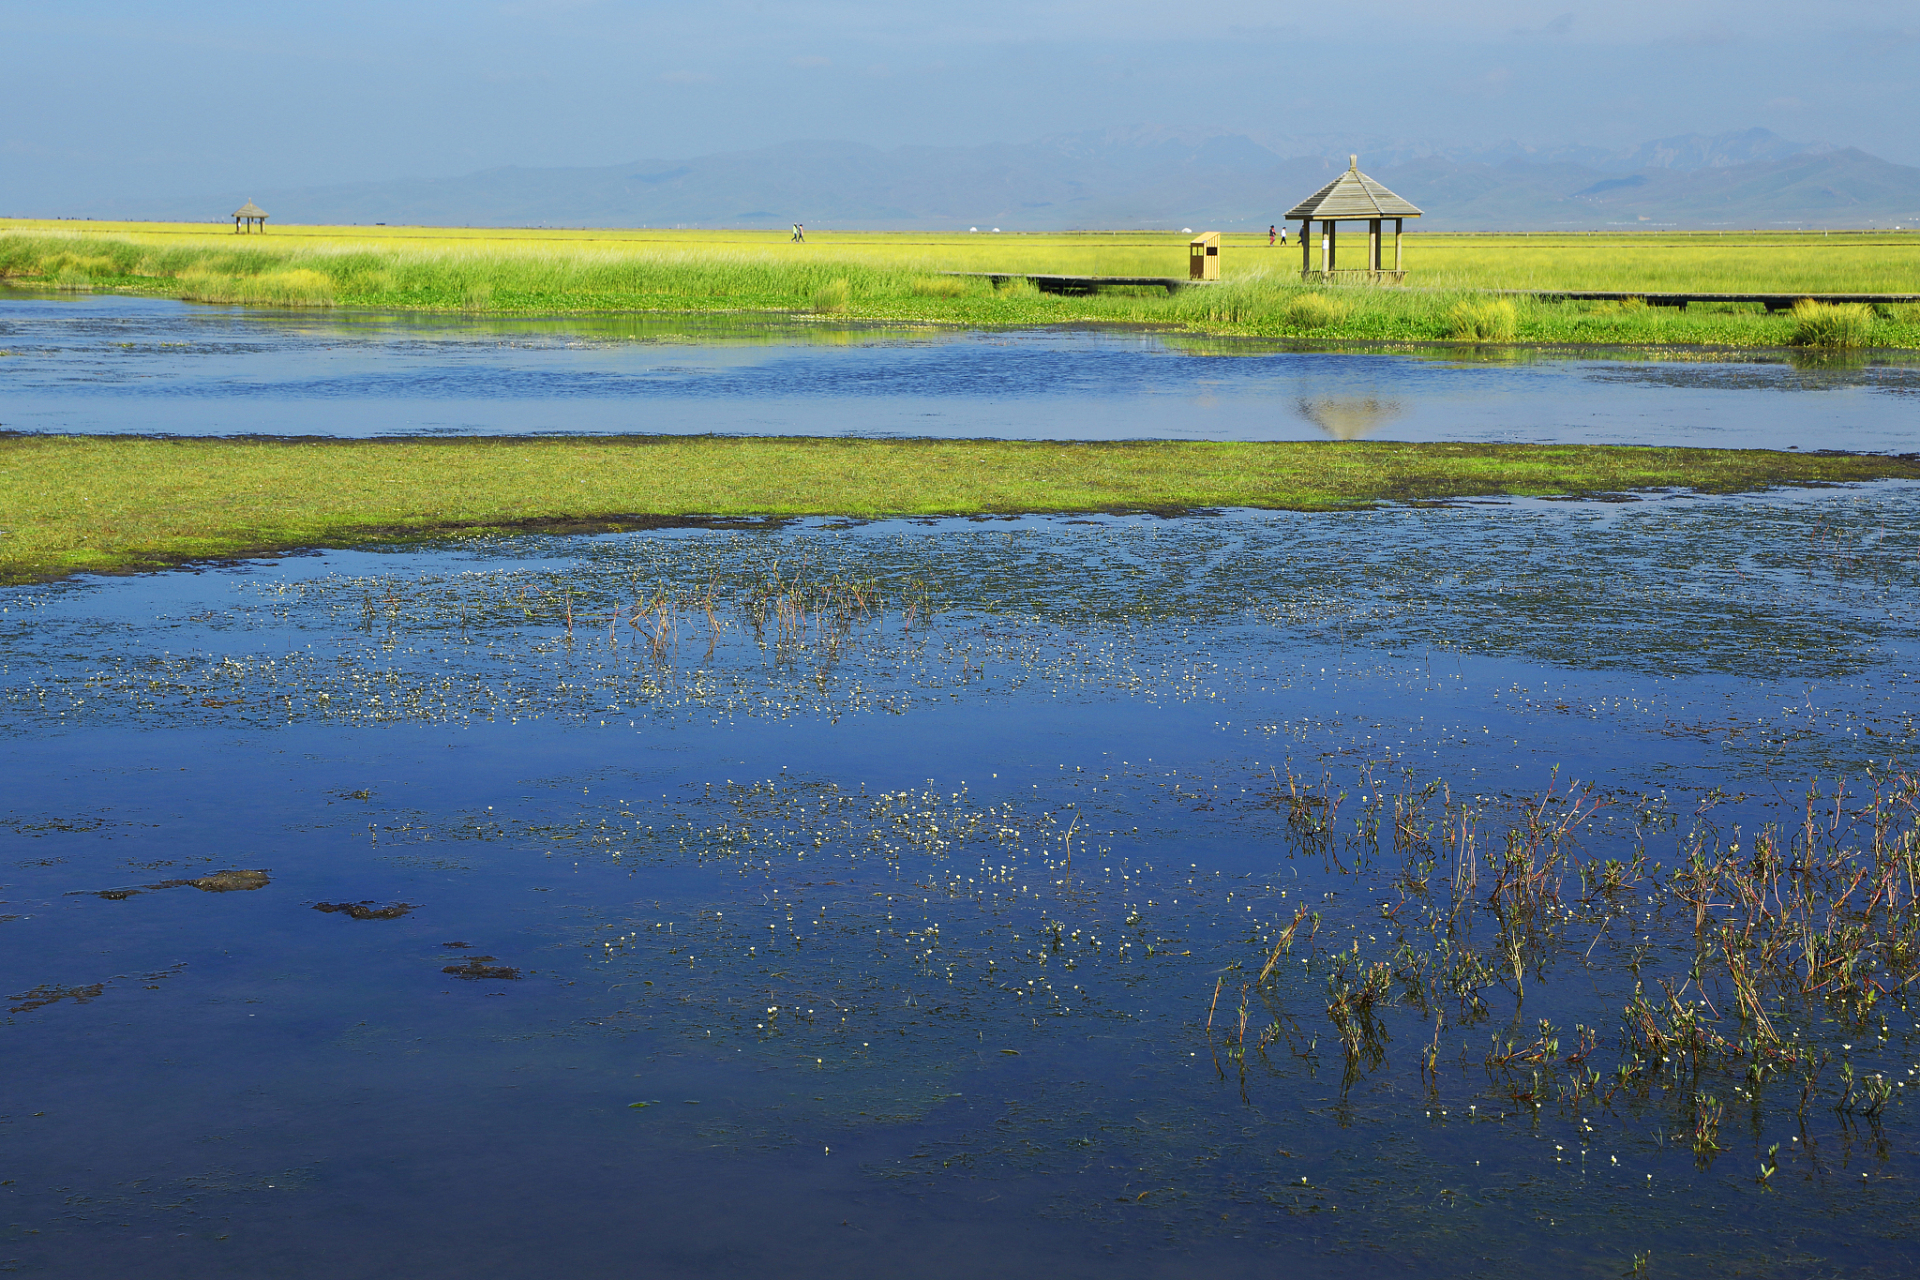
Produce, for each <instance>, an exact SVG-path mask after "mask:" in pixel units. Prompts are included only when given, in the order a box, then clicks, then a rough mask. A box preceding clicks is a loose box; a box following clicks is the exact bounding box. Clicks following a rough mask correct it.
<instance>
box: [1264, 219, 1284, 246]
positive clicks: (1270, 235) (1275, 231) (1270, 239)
mask: <svg viewBox="0 0 1920 1280" xmlns="http://www.w3.org/2000/svg"><path fill="white" fill-rule="evenodd" d="M1276 239H1277V240H1278V241H1279V242H1280V243H1281V244H1285V243H1286V242H1287V229H1286V228H1285V227H1282V226H1280V225H1279V224H1277V223H1275V224H1273V225H1271V226H1269V227H1268V228H1267V248H1269V249H1271V248H1273V245H1274V241H1275V240H1276Z"/></svg>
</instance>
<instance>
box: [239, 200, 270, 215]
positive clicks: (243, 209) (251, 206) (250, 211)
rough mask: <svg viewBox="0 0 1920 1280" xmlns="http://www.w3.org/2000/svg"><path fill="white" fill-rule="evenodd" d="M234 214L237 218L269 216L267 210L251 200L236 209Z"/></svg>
mask: <svg viewBox="0 0 1920 1280" xmlns="http://www.w3.org/2000/svg"><path fill="white" fill-rule="evenodd" d="M233 216H234V217H236V218H264V217H266V216H267V211H266V210H265V209H262V208H261V207H260V206H259V205H257V204H255V203H254V202H253V201H251V200H249V201H247V202H246V203H245V204H243V205H241V206H240V207H239V208H238V209H235V210H234V211H233Z"/></svg>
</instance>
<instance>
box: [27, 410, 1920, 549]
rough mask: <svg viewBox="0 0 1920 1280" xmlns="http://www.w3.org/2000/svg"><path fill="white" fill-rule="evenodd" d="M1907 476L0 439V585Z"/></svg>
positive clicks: (1734, 469)
mask: <svg viewBox="0 0 1920 1280" xmlns="http://www.w3.org/2000/svg"><path fill="white" fill-rule="evenodd" d="M1889 477H1897V478H1905V479H1916V478H1920V460H1914V459H1903V458H1884V457H1856V456H1841V455H1817V454H1815V455H1802V454H1797V453H1776V452H1770V451H1764V450H1734V449H1721V450H1715V449H1655V448H1621V447H1595V446H1562V445H1474V444H1375V443H1340V444H1335V443H1325V444H1321V443H1313V444H1193V443H1178V444H1169V443H1151V444H1086V443H1075V444H1058V443H1009V442H969V441H898V442H896V441H870V440H822V439H775V438H752V439H714V438H709V437H691V438H688V437H658V436H653V437H613V438H606V439H587V440H546V439H542V440H525V439H459V440H421V441H393V440H376V441H315V440H285V441H275V440H259V439H256V440H145V439H129V438H102V437H81V436H14V437H6V438H0V530H4V533H3V534H0V581H6V582H23V581H31V580H36V579H46V578H54V577H60V576H63V575H65V574H69V573H75V572H85V571H94V572H126V571H132V570H139V569H147V568H156V567H163V566H166V565H172V564H179V563H183V562H186V561H189V560H194V559H202V558H209V557H223V556H236V555H244V554H255V553H267V552H273V551H278V550H287V549H291V548H297V547H307V546H331V547H342V546H353V545H357V544H365V543H371V542H386V541H393V540H396V539H416V538H419V539H428V538H435V537H445V536H451V535H457V534H461V533H470V532H477V531H485V530H502V529H516V528H522V529H524V528H530V527H531V528H540V527H549V528H552V527H558V528H568V529H611V528H620V527H633V526H638V525H643V524H645V523H647V522H648V518H649V517H653V518H658V517H677V516H794V515H814V514H821V515H848V516H887V515H934V514H973V513H1008V512H1055V511H1084V510H1121V509H1156V510H1165V509H1171V508H1190V507H1224V506H1243V507H1264V508H1278V509H1291V510H1308V511H1315V510H1337V509H1341V508H1351V507H1357V506H1364V505H1367V504H1370V503H1378V502H1387V501H1397V502H1418V501H1432V500H1439V499H1446V498H1456V497H1467V496H1474V495H1493V494H1511V495H1560V494H1589V493H1619V492H1625V491H1630V490H1634V489H1647V488H1667V487H1680V488H1690V489H1695V490H1700V491H1705V492H1732V491H1743V490H1753V489H1760V488H1765V487H1768V486H1771V485H1782V484H1809V483H1812V484H1827V483H1844V482H1850V481H1860V480H1872V479H1882V478H1889Z"/></svg>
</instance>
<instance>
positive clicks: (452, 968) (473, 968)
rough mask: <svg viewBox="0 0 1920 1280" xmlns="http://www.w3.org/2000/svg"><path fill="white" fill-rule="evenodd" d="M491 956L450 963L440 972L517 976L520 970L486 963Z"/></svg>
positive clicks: (458, 975)
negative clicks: (463, 962) (462, 962)
mask: <svg viewBox="0 0 1920 1280" xmlns="http://www.w3.org/2000/svg"><path fill="white" fill-rule="evenodd" d="M492 959H494V957H493V956H475V957H473V959H471V960H469V961H467V962H466V963H465V964H450V965H448V966H447V967H446V968H444V969H442V970H441V971H440V972H442V973H450V974H452V975H453V976H454V977H456V978H469V979H471V978H518V977H519V976H520V971H519V970H518V969H513V968H509V967H508V966H506V965H504V964H488V963H487V961H489V960H492Z"/></svg>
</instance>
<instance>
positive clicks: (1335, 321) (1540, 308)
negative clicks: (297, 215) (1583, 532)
mask: <svg viewBox="0 0 1920 1280" xmlns="http://www.w3.org/2000/svg"><path fill="white" fill-rule="evenodd" d="M1185 240H1186V238H1185V237H1184V236H1181V235H1177V234H1166V233H1146V232H1139V233H1116V234H1092V233H1089V234H1084V235H1056V236H1017V237H1005V236H993V235H991V234H983V235H967V234H961V235H957V236H951V235H950V236H930V235H924V234H895V235H889V234H878V233H860V234H856V233H821V234H818V235H816V236H815V237H814V238H813V242H812V243H809V244H807V245H793V244H788V243H787V242H786V240H785V238H784V236H781V235H778V234H773V233H757V232H726V233H720V232H640V231H630V232H617V231H602V232H532V231H529V232H492V231H475V230H439V229H431V228H284V229H280V230H277V231H275V232H274V233H272V234H271V235H268V236H263V237H251V238H247V237H235V236H233V235H231V234H226V235H222V234H218V233H215V234H208V233H207V230H206V228H204V227H177V226H176V227H167V226H161V225H157V224H156V225H147V226H139V225H124V226H121V225H113V224H88V226H87V227H86V228H84V229H78V230H76V229H75V227H74V224H64V225H63V226H61V227H58V228H51V227H48V226H45V225H29V224H24V223H17V222H16V223H0V278H4V279H5V280H7V281H9V282H12V283H15V284H30V285H35V286H40V287H51V288H56V289H69V290H90V289H113V290H125V291H130V292H136V293H146V294H155V295H160V296H168V297H179V298H185V299H189V300H195V301H203V302H240V303H254V304H264V305H275V306H318V307H326V306H351V307H365V308H383V309H396V310H420V311H437V312H457V313H474V314H508V315H515V314H518V315H526V314H567V313H574V314H579V313H592V312H617V311H642V310H645V311H716V310H736V311H793V312H805V313H813V314H823V315H836V316H846V317H849V318H871V319H885V320H901V321H925V322H935V323H949V324H962V325H986V326H1000V325H1045V324H1060V323H1074V322H1118V323H1135V324H1152V325H1162V326H1168V327H1173V328H1179V329H1186V330H1190V331H1194V332H1202V333H1220V334H1244V335H1253V336H1262V337H1278V338H1312V339H1329V340H1351V341H1373V342H1523V343H1549V344H1562V343H1564V344H1625V345H1641V344H1705V345H1721V346H1736V347H1740V346H1788V345H1796V344H1797V345H1815V346H1836V345H1837V346H1882V347H1908V348H1914V347H1920V306H1912V305H1898V306H1886V307H1880V308H1877V309H1866V310H1855V311H1853V312H1849V313H1846V314H1844V315H1839V316H1836V315H1832V314H1823V315H1819V316H1815V317H1812V318H1809V317H1807V316H1799V317H1795V316H1792V315H1788V314H1784V313H1782V314H1776V315H1768V314H1766V313H1765V311H1764V310H1763V309H1762V308H1760V307H1758V306H1757V305H1755V304H1700V305H1695V306H1693V307H1691V308H1689V309H1687V310H1686V311H1684V312H1681V311H1675V310H1670V309H1664V308H1649V307H1645V306H1640V305H1636V304H1635V303H1632V302H1628V303H1624V304H1622V303H1578V302H1567V303H1551V302H1540V301H1535V300H1532V299H1526V298H1515V299H1509V298H1499V297H1493V296H1490V291H1492V290H1497V289H1505V288H1535V289H1551V288H1577V289H1617V290H1645V291H1649V292H1657V291H1662V290H1693V291H1724V292H1736V291H1745V292H1802V291H1804V292H1899V291H1911V290H1913V289H1914V288H1915V285H1914V281H1915V280H1916V279H1920V236H1917V235H1907V234H1904V233H1895V232H1882V233H1873V234H1864V233H1863V234H1853V235H1841V236H1819V235H1807V234H1804V233H1794V234H1779V235H1770V234H1762V233H1754V234H1749V235H1742V236H1717V235H1695V236H1684V235H1674V234H1664V235H1658V236H1643V235H1630V234H1621V235H1613V236H1594V237H1586V236H1539V237H1535V236H1524V237H1521V236H1437V235H1423V236H1419V237H1416V238H1415V239H1414V242H1413V243H1412V245H1411V246H1410V248H1409V251H1408V252H1409V263H1410V266H1411V269H1412V273H1413V274H1412V276H1411V278H1410V283H1411V284H1412V285H1414V286H1415V287H1412V288H1406V289H1391V288H1368V287H1359V286H1348V287H1337V288H1311V287H1308V286H1304V285H1302V284H1301V283H1300V282H1299V280H1298V278H1297V275H1296V274H1295V273H1296V271H1297V266H1298V262H1299V256H1298V253H1297V251H1295V250H1291V249H1289V250H1280V249H1268V248H1267V247H1266V246H1265V238H1264V237H1258V238H1255V237H1246V236H1238V237H1228V241H1227V245H1226V248H1225V250H1224V251H1223V255H1224V256H1223V262H1224V263H1225V266H1224V272H1225V276H1226V278H1225V280H1224V281H1223V282H1222V283H1221V284H1220V285H1218V286H1214V287H1210V288H1207V289H1195V290H1188V291H1185V292H1182V293H1180V294H1177V295H1174V296H1172V297H1168V296H1167V295H1165V294H1164V293H1163V292H1162V291H1160V290H1157V289H1143V290H1134V291H1126V292H1113V293H1102V294H1099V295H1095V296H1090V297H1081V298H1067V297H1056V296H1051V295H1045V294H1040V293H1038V292H1036V291H1035V290H1033V289H1032V288H1031V287H1030V286H1026V285H1024V284H1022V283H1020V282H1017V281H1016V282H1014V283H1013V284H1011V285H1010V286H1008V287H995V286H994V285H993V284H992V283H991V282H990V281H987V280H984V279H961V278H956V277H954V276H951V275H945V274H942V273H945V272H955V271H1006V272H1010V273H1012V272H1020V271H1028V272H1035V273H1063V274H1089V275H1166V276H1181V275H1184V274H1185V269H1186V245H1185Z"/></svg>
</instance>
